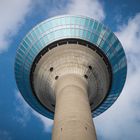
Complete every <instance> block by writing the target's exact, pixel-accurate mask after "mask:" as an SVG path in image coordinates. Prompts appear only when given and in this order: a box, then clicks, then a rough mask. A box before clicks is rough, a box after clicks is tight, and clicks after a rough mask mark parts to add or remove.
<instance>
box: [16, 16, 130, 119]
mask: <svg viewBox="0 0 140 140" xmlns="http://www.w3.org/2000/svg"><path fill="white" fill-rule="evenodd" d="M65 38H78V39H82V40H86V41H88V42H90V43H92V44H95V45H96V46H97V47H99V48H100V49H101V50H102V51H103V52H104V54H105V55H106V56H107V57H108V60H109V61H110V64H111V67H112V73H113V76H112V86H111V90H110V91H109V93H108V95H107V98H106V100H104V101H103V103H102V104H101V105H100V106H99V107H98V108H97V109H96V110H94V113H93V114H94V117H95V116H97V115H99V114H101V113H102V112H104V111H105V110H106V109H107V108H109V107H110V106H111V105H112V104H113V103H114V102H115V100H116V99H117V97H118V96H119V94H120V93H121V90H122V88H123V85H124V83H125V79H126V73H127V64H126V57H125V53H124V50H123V48H122V45H121V43H120V42H119V40H118V39H117V37H116V36H115V35H114V33H113V32H111V31H110V30H109V29H108V28H106V27H105V26H104V25H103V24H101V23H99V22H98V21H95V20H93V19H91V18H87V17H82V16H70V15H66V16H58V17H54V18H51V19H48V20H46V21H43V22H42V23H40V24H38V25H37V26H35V27H34V28H33V29H32V30H31V31H30V32H29V33H28V34H27V35H26V36H25V38H24V39H23V41H22V42H21V44H20V46H19V48H18V50H17V56H16V61H15V76H16V81H17V85H18V88H19V90H20V92H21V94H22V95H23V97H24V98H25V100H26V101H27V102H28V103H29V104H30V105H31V106H32V107H33V108H34V109H35V110H36V111H38V112H40V113H41V114H43V115H45V116H47V117H48V118H51V119H53V117H54V115H53V113H52V112H50V111H49V110H46V109H45V108H44V107H43V106H41V104H39V103H38V101H37V100H36V98H35V97H34V94H33V93H32V90H31V85H30V70H31V66H32V63H33V61H34V59H35V57H36V56H37V55H38V53H39V52H40V51H41V50H42V49H43V48H44V47H46V46H47V45H48V44H50V43H52V42H54V41H57V40H60V39H65Z"/></svg>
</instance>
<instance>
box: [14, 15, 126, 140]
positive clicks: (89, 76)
mask: <svg viewBox="0 0 140 140" xmlns="http://www.w3.org/2000/svg"><path fill="white" fill-rule="evenodd" d="M126 72H127V64H126V57H125V53H124V50H123V48H122V45H121V43H120V42H119V40H118V39H117V37H116V36H115V35H114V33H113V32H111V31H110V30H109V29H108V28H107V27H105V26H104V25H103V24H101V23H99V22H98V21H96V20H94V19H91V18H88V17H83V16H72V15H65V16H58V17H54V18H51V19H48V20H45V21H43V22H41V23H40V24H38V25H37V26H35V27H34V28H33V29H32V30H31V31H30V32H29V33H28V34H27V35H26V36H25V38H24V39H23V41H22V42H21V44H20V46H19V48H18V50H17V55H16V61H15V76H16V82H17V85H18V88H19V90H20V92H21V94H22V96H23V97H24V99H25V100H26V101H27V102H28V103H29V104H30V106H32V108H33V109H35V110H36V111H37V112H39V113H41V114H42V115H44V116H46V117H48V118H50V119H54V129H53V140H58V139H60V138H61V137H62V138H63V139H64V140H72V139H73V140H76V139H80V140H85V139H86V140H93V139H96V134H95V129H94V125H93V121H92V117H96V116H98V115H100V114H101V113H103V112H104V111H105V110H107V109H108V108H109V107H110V106H111V105H112V104H113V103H114V102H115V101H116V99H117V98H118V96H119V95H120V93H121V91H122V88H123V86H124V83H125V79H126Z"/></svg>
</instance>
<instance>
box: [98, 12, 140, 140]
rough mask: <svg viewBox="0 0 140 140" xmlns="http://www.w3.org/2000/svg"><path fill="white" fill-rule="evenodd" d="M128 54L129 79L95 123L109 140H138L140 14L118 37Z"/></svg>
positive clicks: (123, 26)
mask: <svg viewBox="0 0 140 140" xmlns="http://www.w3.org/2000/svg"><path fill="white" fill-rule="evenodd" d="M116 35H117V36H118V38H119V39H120V41H121V42H122V45H123V47H124V49H125V51H126V56H127V60H128V75H127V81H126V83H125V87H124V89H123V92H122V93H121V95H120V97H119V98H118V100H117V101H116V102H115V104H114V105H113V106H112V107H111V108H110V109H108V110H107V111H106V112H105V113H103V114H102V115H100V116H99V117H97V118H96V119H95V124H96V129H97V132H98V133H99V135H102V136H103V137H104V138H105V139H107V140H112V139H113V140H122V139H123V140H126V139H127V140H132V139H134V140H139V139H140V135H139V130H140V111H139V108H140V93H139V91H140V86H139V83H140V61H139V60H140V13H139V14H137V15H136V16H135V17H134V18H131V19H129V21H128V23H127V24H126V25H122V26H120V27H119V30H118V32H117V33H116Z"/></svg>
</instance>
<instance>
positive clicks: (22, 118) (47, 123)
mask: <svg viewBox="0 0 140 140" xmlns="http://www.w3.org/2000/svg"><path fill="white" fill-rule="evenodd" d="M15 96H16V100H17V101H16V111H17V114H15V116H14V119H15V120H16V121H17V122H18V123H20V124H21V125H22V126H23V127H24V126H26V125H27V124H28V121H30V118H31V114H33V115H34V116H35V117H37V118H38V119H39V120H40V121H41V123H42V124H43V125H44V131H46V132H51V128H52V124H53V121H52V120H50V119H48V118H46V117H44V116H42V115H41V114H39V113H38V112H36V111H34V109H32V108H31V107H30V106H29V105H28V104H27V103H26V101H25V100H24V99H23V97H22V96H21V94H20V93H19V92H16V94H15Z"/></svg>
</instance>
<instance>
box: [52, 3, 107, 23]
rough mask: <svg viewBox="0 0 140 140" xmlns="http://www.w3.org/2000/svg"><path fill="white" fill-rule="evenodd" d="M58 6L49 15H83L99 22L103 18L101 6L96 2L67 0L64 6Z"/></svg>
mask: <svg viewBox="0 0 140 140" xmlns="http://www.w3.org/2000/svg"><path fill="white" fill-rule="evenodd" d="M62 2H63V1H62ZM60 4H61V3H59V6H57V7H56V8H55V9H54V10H52V11H51V12H50V15H59V14H74V15H85V16H89V17H92V18H94V19H96V20H99V21H102V20H103V19H104V18H105V13H104V10H103V6H102V4H101V3H100V2H99V1H98V0H69V1H68V2H67V4H66V5H65V6H64V5H62V6H61V5H60Z"/></svg>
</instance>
